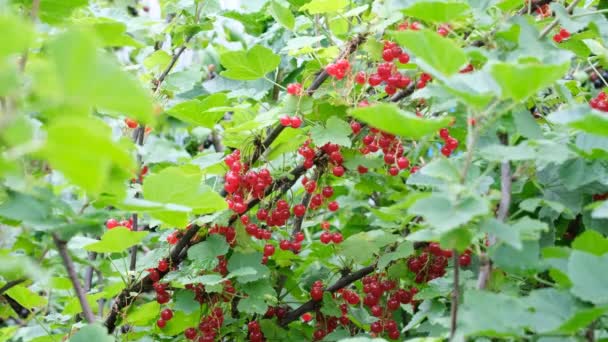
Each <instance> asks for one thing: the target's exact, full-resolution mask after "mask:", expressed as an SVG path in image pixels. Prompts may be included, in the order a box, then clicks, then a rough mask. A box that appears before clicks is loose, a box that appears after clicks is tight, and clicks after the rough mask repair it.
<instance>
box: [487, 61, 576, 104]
mask: <svg viewBox="0 0 608 342" xmlns="http://www.w3.org/2000/svg"><path fill="white" fill-rule="evenodd" d="M568 68H570V63H569V62H568V63H564V64H559V65H556V64H530V63H529V64H520V63H518V64H511V63H496V64H494V65H492V69H491V73H492V76H493V77H494V80H496V82H497V83H498V85H499V86H500V88H501V89H502V98H503V99H513V100H514V101H522V100H525V99H527V98H528V97H530V96H532V95H534V94H535V93H536V92H537V91H539V90H542V89H544V88H546V87H548V86H550V85H551V84H553V83H554V82H555V81H557V80H558V79H560V78H562V77H563V76H564V74H565V73H566V72H567V71H568Z"/></svg>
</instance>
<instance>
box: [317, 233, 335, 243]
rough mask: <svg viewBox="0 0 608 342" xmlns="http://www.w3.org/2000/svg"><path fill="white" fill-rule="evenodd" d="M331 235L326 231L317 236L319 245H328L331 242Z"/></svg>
mask: <svg viewBox="0 0 608 342" xmlns="http://www.w3.org/2000/svg"><path fill="white" fill-rule="evenodd" d="M332 238H333V236H332V234H331V233H330V232H328V231H324V232H322V233H321V235H320V236H319V240H321V243H323V244H328V243H330V242H331V241H332Z"/></svg>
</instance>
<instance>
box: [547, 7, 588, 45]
mask: <svg viewBox="0 0 608 342" xmlns="http://www.w3.org/2000/svg"><path fill="white" fill-rule="evenodd" d="M580 1H581V0H574V1H573V2H572V3H571V4H570V5H568V7H566V12H567V13H569V14H570V13H572V11H573V10H574V7H576V5H578V3H579V2H580ZM558 23H559V19H558V18H555V19H554V20H553V21H552V22H551V23H550V24H549V25H547V26H546V27H545V28H544V29H543V30H542V31H541V32H540V35H539V36H538V39H543V38H544V37H545V36H547V35H548V34H549V32H551V30H553V28H554V27H555V26H557V24H558Z"/></svg>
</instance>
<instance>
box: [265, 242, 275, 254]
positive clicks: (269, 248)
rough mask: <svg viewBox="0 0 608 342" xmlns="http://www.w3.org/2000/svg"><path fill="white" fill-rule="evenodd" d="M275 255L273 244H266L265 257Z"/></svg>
mask: <svg viewBox="0 0 608 342" xmlns="http://www.w3.org/2000/svg"><path fill="white" fill-rule="evenodd" d="M273 254H274V246H273V245H271V244H266V245H265V246H264V256H267V257H269V256H272V255H273Z"/></svg>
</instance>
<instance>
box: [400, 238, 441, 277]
mask: <svg viewBox="0 0 608 342" xmlns="http://www.w3.org/2000/svg"><path fill="white" fill-rule="evenodd" d="M451 257H452V251H451V250H444V249H441V247H439V244H438V243H435V242H432V243H430V244H429V245H428V247H427V248H426V249H425V251H424V252H422V253H421V254H420V255H418V256H414V257H410V258H409V259H408V261H407V267H408V269H409V270H410V271H412V272H414V273H416V278H415V280H414V281H415V282H416V283H424V282H427V281H430V280H433V279H436V278H440V277H443V276H444V275H445V268H446V267H447V266H448V259H449V258H451Z"/></svg>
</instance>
